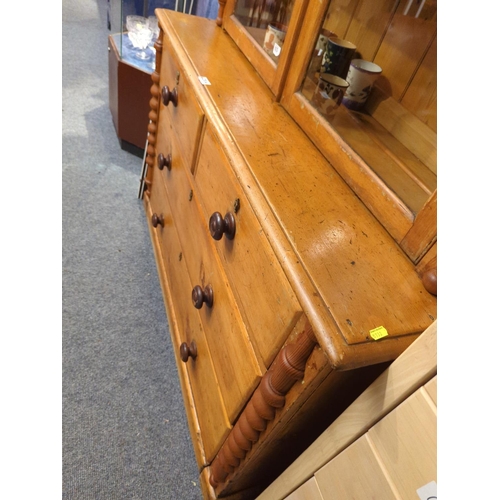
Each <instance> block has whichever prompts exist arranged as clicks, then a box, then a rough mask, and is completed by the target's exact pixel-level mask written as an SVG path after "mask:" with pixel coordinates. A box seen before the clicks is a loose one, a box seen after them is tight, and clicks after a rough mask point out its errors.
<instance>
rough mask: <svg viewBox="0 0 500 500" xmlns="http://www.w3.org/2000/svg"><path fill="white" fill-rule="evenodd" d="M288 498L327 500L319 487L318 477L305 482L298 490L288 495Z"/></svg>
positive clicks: (295, 499)
mask: <svg viewBox="0 0 500 500" xmlns="http://www.w3.org/2000/svg"><path fill="white" fill-rule="evenodd" d="M286 500H326V499H325V498H324V497H323V496H322V495H321V491H320V490H319V488H318V483H317V482H316V478H314V477H312V478H311V479H309V481H307V482H306V483H304V484H303V485H302V486H301V487H300V488H299V489H298V490H295V491H294V492H293V493H292V494H291V495H288V496H287V497H286Z"/></svg>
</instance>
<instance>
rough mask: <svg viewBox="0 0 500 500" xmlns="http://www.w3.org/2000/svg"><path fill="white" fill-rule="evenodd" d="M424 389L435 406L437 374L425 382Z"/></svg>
mask: <svg viewBox="0 0 500 500" xmlns="http://www.w3.org/2000/svg"><path fill="white" fill-rule="evenodd" d="M425 390H426V391H427V393H428V394H429V396H430V398H431V399H432V401H434V404H435V405H436V406H437V397H438V394H437V376H436V377H434V378H433V379H432V380H429V382H427V384H425Z"/></svg>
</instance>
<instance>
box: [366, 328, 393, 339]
mask: <svg viewBox="0 0 500 500" xmlns="http://www.w3.org/2000/svg"><path fill="white" fill-rule="evenodd" d="M387 335H389V334H388V333H387V330H386V329H385V328H384V327H383V326H378V327H377V328H374V329H373V330H370V336H371V338H372V339H373V340H379V339H381V338H383V337H387Z"/></svg>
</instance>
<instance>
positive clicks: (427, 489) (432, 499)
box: [417, 481, 438, 500]
mask: <svg viewBox="0 0 500 500" xmlns="http://www.w3.org/2000/svg"><path fill="white" fill-rule="evenodd" d="M417 495H418V498H420V500H437V497H438V494H437V484H436V481H431V482H430V483H427V484H426V485H425V486H422V487H421V488H419V489H418V490H417Z"/></svg>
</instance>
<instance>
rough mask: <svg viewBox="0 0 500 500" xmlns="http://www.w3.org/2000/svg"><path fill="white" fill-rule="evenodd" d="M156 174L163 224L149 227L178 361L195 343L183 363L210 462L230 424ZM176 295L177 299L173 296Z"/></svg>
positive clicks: (156, 209)
mask: <svg viewBox="0 0 500 500" xmlns="http://www.w3.org/2000/svg"><path fill="white" fill-rule="evenodd" d="M158 174H159V172H155V173H154V177H155V179H154V182H153V185H152V188H151V197H150V203H151V210H152V212H153V213H156V214H157V215H158V216H160V215H162V216H163V220H164V225H163V226H161V225H158V226H157V227H156V228H153V230H154V232H155V234H156V236H157V238H158V242H159V245H158V246H159V249H160V253H161V258H162V262H163V264H164V269H165V273H166V278H167V282H168V287H169V289H170V290H171V293H172V295H173V299H174V300H173V305H174V311H173V312H174V315H175V323H176V325H177V329H174V334H175V340H174V339H173V347H174V352H175V353H176V356H177V360H178V364H179V363H181V362H182V361H181V359H180V344H181V343H182V342H186V343H187V345H191V342H193V341H194V343H195V345H196V349H197V356H196V359H193V358H192V357H189V359H188V362H187V363H186V367H187V371H188V376H189V385H190V387H191V392H192V394H193V398H194V401H195V402H196V412H197V419H198V424H199V426H200V432H201V439H202V442H203V448H204V450H205V456H206V460H207V461H208V462H210V461H211V460H212V459H213V458H214V457H215V454H216V453H217V450H218V449H219V448H220V446H221V445H222V443H223V441H224V439H225V438H226V436H227V434H228V433H229V430H230V424H229V420H228V417H227V414H226V411H225V409H224V404H223V400H222V395H221V393H220V388H219V384H218V382H217V377H216V375H215V371H214V367H213V364H212V359H211V357H210V352H209V350H208V346H207V342H206V339H205V335H204V333H203V328H202V325H201V321H200V318H199V315H198V314H197V311H193V310H192V309H193V308H192V307H188V306H190V299H191V286H190V281H189V275H188V272H187V269H186V264H185V262H184V260H183V258H182V250H181V245H180V243H179V239H178V237H177V232H176V230H175V227H174V225H173V223H172V221H173V219H172V216H171V212H170V207H169V205H168V202H167V199H166V192H165V187H164V185H163V181H162V180H161V177H160V175H158ZM149 223H151V220H150V221H149ZM176 297H178V298H179V299H180V300H175V299H176Z"/></svg>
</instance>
